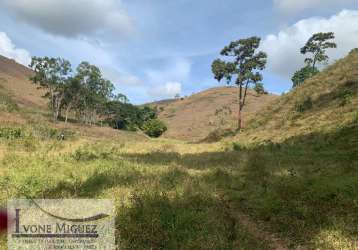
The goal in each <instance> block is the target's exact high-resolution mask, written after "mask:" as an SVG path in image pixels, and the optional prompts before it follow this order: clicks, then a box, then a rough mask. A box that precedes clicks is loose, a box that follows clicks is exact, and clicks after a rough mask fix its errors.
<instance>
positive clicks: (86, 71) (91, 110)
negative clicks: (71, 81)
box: [76, 62, 114, 124]
mask: <svg viewBox="0 0 358 250" xmlns="http://www.w3.org/2000/svg"><path fill="white" fill-rule="evenodd" d="M76 78H77V79H78V81H79V82H80V84H81V86H82V87H83V89H84V94H83V97H82V99H83V105H82V106H83V112H84V120H85V122H86V123H89V124H91V123H93V122H94V121H95V120H96V116H97V115H98V113H99V112H101V111H102V110H103V108H104V105H105V103H106V102H107V101H108V99H109V98H110V97H111V95H112V92H113V89H114V86H113V84H112V83H111V82H110V81H108V80H106V79H104V78H103V77H102V73H101V71H100V69H99V68H98V67H96V66H95V65H91V64H89V63H88V62H82V63H80V65H78V67H77V74H76Z"/></svg>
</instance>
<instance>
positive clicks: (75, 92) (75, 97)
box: [63, 77, 85, 123]
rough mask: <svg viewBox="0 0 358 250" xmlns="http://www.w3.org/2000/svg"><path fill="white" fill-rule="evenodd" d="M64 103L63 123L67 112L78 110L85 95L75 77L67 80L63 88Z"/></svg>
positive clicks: (66, 117)
mask: <svg viewBox="0 0 358 250" xmlns="http://www.w3.org/2000/svg"><path fill="white" fill-rule="evenodd" d="M64 93H65V97H64V102H63V106H64V108H65V109H66V112H65V123H67V120H68V115H69V112H70V111H71V110H72V109H79V108H80V106H81V100H82V98H83V96H84V94H85V92H84V89H83V86H81V83H80V81H79V79H78V78H77V77H72V78H71V79H69V80H68V82H67V84H66V85H65V88H64Z"/></svg>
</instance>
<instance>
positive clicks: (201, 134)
mask: <svg viewBox="0 0 358 250" xmlns="http://www.w3.org/2000/svg"><path fill="white" fill-rule="evenodd" d="M277 98H278V96H276V95H273V94H267V95H266V94H262V95H258V94H257V93H256V92H255V91H253V90H249V91H248V97H247V107H246V108H245V110H244V112H243V114H244V123H245V124H246V123H247V122H248V121H249V120H250V119H251V118H253V117H255V114H256V112H258V111H259V110H261V109H263V108H264V107H266V106H267V105H269V104H270V102H272V101H273V100H276V99H277ZM151 105H152V106H156V107H157V109H158V111H159V118H160V119H161V120H163V121H164V122H165V123H166V124H167V125H168V131H167V132H166V133H165V135H164V136H165V137H167V138H173V139H181V140H188V141H199V140H202V139H204V138H205V137H207V136H208V135H209V134H210V133H211V132H213V131H214V130H217V129H233V128H235V127H236V126H237V109H238V90H237V88H235V87H218V88H211V89H208V90H206V91H203V92H200V93H197V94H194V95H191V96H189V97H186V98H181V99H177V100H172V101H166V102H158V103H152V104H151Z"/></svg>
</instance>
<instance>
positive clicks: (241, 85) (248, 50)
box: [211, 32, 337, 131]
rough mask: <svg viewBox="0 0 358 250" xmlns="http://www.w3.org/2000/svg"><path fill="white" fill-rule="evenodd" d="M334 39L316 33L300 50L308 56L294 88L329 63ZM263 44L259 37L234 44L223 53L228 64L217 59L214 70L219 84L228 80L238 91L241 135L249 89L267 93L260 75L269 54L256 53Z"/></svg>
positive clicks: (329, 33)
mask: <svg viewBox="0 0 358 250" xmlns="http://www.w3.org/2000/svg"><path fill="white" fill-rule="evenodd" d="M334 38H335V36H334V33H333V32H327V33H322V32H320V33H316V34H314V35H312V37H311V38H310V39H309V40H308V41H307V42H306V44H305V45H304V47H302V48H301V50H300V52H301V54H303V55H309V56H308V57H307V58H306V59H305V61H304V62H305V66H304V67H303V68H301V69H299V70H298V71H296V72H295V73H294V75H293V77H292V82H293V88H295V87H297V86H299V85H301V84H302V83H303V82H304V81H306V80H307V79H309V78H311V77H312V76H314V75H316V74H317V73H319V69H318V67H317V64H319V63H327V62H328V59H329V58H328V56H327V54H326V50H327V49H329V48H336V47H337V45H336V43H334V42H333V41H332V40H333V39H334ZM260 42H261V38H260V37H256V36H253V37H249V38H246V39H240V40H237V41H233V42H231V43H230V44H229V45H228V46H225V47H224V48H223V49H222V50H221V52H220V55H221V56H222V57H223V58H226V60H223V59H221V58H219V59H216V60H214V62H213V63H212V66H211V67H212V72H213V74H214V78H215V79H216V80H218V81H219V82H220V81H221V80H223V79H225V80H226V83H227V84H231V83H234V84H235V85H237V87H238V91H239V94H238V96H239V98H238V102H239V107H238V118H237V120H238V124H237V129H238V131H240V130H241V128H242V110H243V108H244V106H245V104H246V97H247V90H248V88H250V87H252V88H253V89H254V90H255V91H256V92H257V93H259V94H262V93H267V92H266V91H265V90H264V87H263V83H262V82H261V81H262V80H263V76H262V74H261V71H262V70H264V69H265V67H266V63H267V54H266V53H265V52H262V51H257V50H258V48H259V47H260Z"/></svg>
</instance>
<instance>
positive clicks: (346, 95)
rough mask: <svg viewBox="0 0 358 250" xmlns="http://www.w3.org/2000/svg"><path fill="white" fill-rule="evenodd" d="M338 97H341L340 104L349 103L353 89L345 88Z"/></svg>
mask: <svg viewBox="0 0 358 250" xmlns="http://www.w3.org/2000/svg"><path fill="white" fill-rule="evenodd" d="M339 97H340V98H341V102H340V106H345V105H347V104H350V103H351V102H352V98H353V91H352V90H350V89H345V90H343V91H342V92H341V93H340V94H339Z"/></svg>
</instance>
